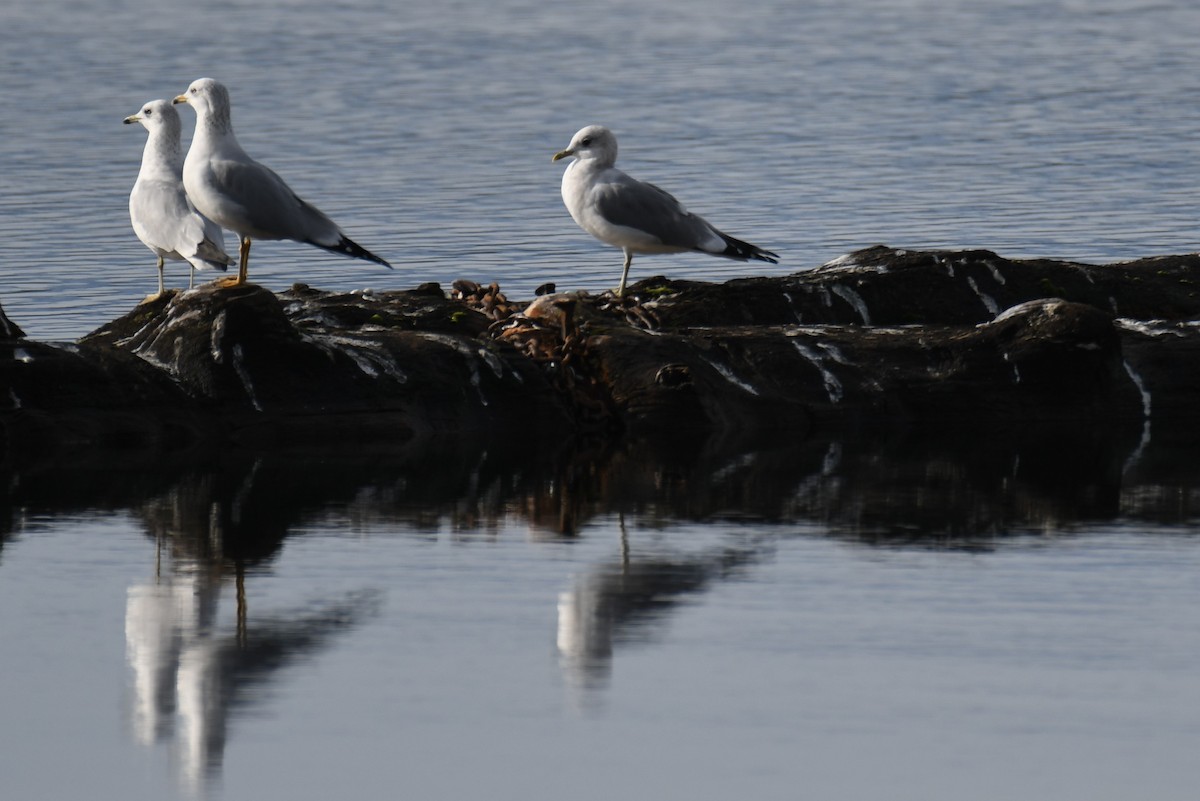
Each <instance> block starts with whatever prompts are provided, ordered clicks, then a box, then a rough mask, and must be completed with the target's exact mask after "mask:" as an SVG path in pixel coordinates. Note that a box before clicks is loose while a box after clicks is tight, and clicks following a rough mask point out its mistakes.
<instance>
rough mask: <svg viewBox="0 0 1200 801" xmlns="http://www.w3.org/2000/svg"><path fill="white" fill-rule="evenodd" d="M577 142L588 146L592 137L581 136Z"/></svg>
mask: <svg viewBox="0 0 1200 801" xmlns="http://www.w3.org/2000/svg"><path fill="white" fill-rule="evenodd" d="M579 144H581V145H583V146H584V147H590V146H591V144H592V137H590V136H585V137H583V141H582V142H580V143H579Z"/></svg>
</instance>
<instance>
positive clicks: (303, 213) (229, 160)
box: [174, 78, 392, 286]
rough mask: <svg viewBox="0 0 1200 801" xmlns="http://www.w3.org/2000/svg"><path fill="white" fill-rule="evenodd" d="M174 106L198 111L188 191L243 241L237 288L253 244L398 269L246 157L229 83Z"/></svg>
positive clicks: (198, 85)
mask: <svg viewBox="0 0 1200 801" xmlns="http://www.w3.org/2000/svg"><path fill="white" fill-rule="evenodd" d="M174 102H176V103H187V104H188V105H190V106H191V107H192V108H193V109H195V110H196V133H195V136H193V137H192V146H191V147H190V148H189V149H188V153H187V159H185V160H184V162H183V185H184V188H186V189H187V192H188V196H189V197H190V198H191V199H192V202H193V203H194V204H195V205H196V208H197V209H199V210H200V212H201V213H202V214H204V215H205V216H207V217H209V218H211V219H212V220H214V221H215V222H217V223H218V224H220V225H221V226H223V227H225V228H228V229H229V230H230V231H233V232H234V233H236V234H237V235H238V236H239V237H241V248H240V256H241V259H240V263H239V266H238V275H237V278H236V279H235V280H233V281H231V282H230V283H231V284H232V285H234V286H237V285H238V284H244V283H246V272H247V265H248V263H249V260H250V241H251V240H252V239H292V240H295V241H297V242H306V243H307V244H310V245H315V246H316V247H319V248H324V249H325V250H329V251H332V252H334V253H340V254H342V255H343V256H353V257H354V258H358V259H365V260H367V261H373V262H375V263H376V264H382V265H383V266H384V267H387V268H388V269H389V270H390V269H392V265H390V264H388V263H387V262H386V261H384V260H383V259H381V258H379V257H378V256H376V255H375V254H374V253H372V252H371V251H369V250H367V249H366V248H364V247H362V246H361V245H359V244H357V243H356V242H354V241H353V240H351V239H350V238H349V237H348V236H346V235H345V234H344V233H342V230H341V229H340V228H338V226H337V224H336V223H334V221H333V220H331V219H329V218H328V217H326V216H325V215H324V214H323V213H322V212H321V211H320V210H319V209H317V208H316V207H315V206H312V205H310V204H309V203H307V202H305V201H304V200H303V199H301V198H300V197H298V196H297V195H296V193H295V192H293V191H292V190H291V189H290V188H289V187H288V185H287V184H286V183H284V181H283V179H282V178H280V177H279V176H278V175H276V174H275V173H274V172H273V171H272V170H270V169H269V168H267V167H265V166H263V165H262V164H259V163H258V162H257V161H255V160H254V159H252V158H250V157H249V156H248V155H246V151H245V150H242V146H241V145H239V144H238V141H237V137H236V136H234V135H233V124H232V123H231V122H230V117H229V90H228V89H226V88H225V86H224V85H223V84H220V83H218V82H217V81H214V80H213V79H212V78H199V79H197V80H195V81H192V83H191V85H190V86H189V87H188V89H187V91H186V92H185V93H183V94H181V95H179V96H178V97H176V98H175V101H174Z"/></svg>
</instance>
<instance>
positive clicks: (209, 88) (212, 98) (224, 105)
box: [174, 78, 229, 120]
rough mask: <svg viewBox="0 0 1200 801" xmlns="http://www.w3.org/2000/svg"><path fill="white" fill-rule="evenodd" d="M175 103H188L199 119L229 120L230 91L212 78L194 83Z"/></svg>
mask: <svg viewBox="0 0 1200 801" xmlns="http://www.w3.org/2000/svg"><path fill="white" fill-rule="evenodd" d="M174 102H175V103H187V104H188V105H189V106H191V107H192V108H194V109H195V110H196V116H198V117H205V116H208V117H213V118H216V119H225V120H228V119H229V90H228V89H226V88H225V85H224V84H222V83H219V82H217V81H214V80H213V79H212V78H197V79H196V80H194V81H192V84H191V86H189V87H188V88H187V91H186V92H184V93H183V94H181V95H179V96H178V97H176V98H175V100H174Z"/></svg>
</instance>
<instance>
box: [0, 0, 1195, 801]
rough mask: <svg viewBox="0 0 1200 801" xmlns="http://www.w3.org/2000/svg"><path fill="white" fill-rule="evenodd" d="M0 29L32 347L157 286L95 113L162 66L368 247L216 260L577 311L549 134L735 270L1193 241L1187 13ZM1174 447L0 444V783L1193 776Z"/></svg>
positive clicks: (845, 787)
mask: <svg viewBox="0 0 1200 801" xmlns="http://www.w3.org/2000/svg"><path fill="white" fill-rule="evenodd" d="M0 20H2V22H3V24H0V70H3V73H4V75H3V80H0V104H2V105H3V107H4V108H5V109H6V114H5V115H4V117H3V119H2V120H0V238H2V241H3V242H4V247H3V250H2V255H0V278H3V281H2V282H0V303H3V306H4V308H5V310H6V311H7V312H8V313H9V314H10V315H11V316H12V317H13V318H14V319H15V320H16V321H17V322H18V323H19V324H20V325H22V326H23V327H24V328H25V329H26V330H27V332H28V333H29V334H30V335H31V336H34V337H36V338H41V339H73V338H76V337H79V336H81V335H83V334H84V333H86V332H88V331H89V330H91V329H93V328H95V327H96V326H98V325H100V324H101V323H103V322H105V321H107V320H109V319H111V318H113V317H115V316H116V315H117V314H120V313H123V312H124V311H126V310H128V309H129V308H130V307H131V306H132V305H133V304H134V303H136V302H137V300H139V299H140V298H141V297H142V296H143V295H145V294H146V293H147V292H149V291H151V290H152V288H153V286H154V281H155V278H154V265H153V258H152V257H151V255H150V253H149V251H147V250H146V249H145V248H144V247H143V246H142V245H141V243H140V242H138V241H137V239H136V238H135V237H134V235H133V233H132V231H131V229H130V227H129V223H128V218H127V209H126V200H127V196H128V191H129V188H130V187H131V186H132V183H133V180H134V178H135V176H136V173H137V166H138V162H139V159H140V153H141V148H142V144H143V142H144V134H143V133H142V132H141V130H140V129H137V128H135V127H133V126H123V125H121V120H122V119H123V118H124V117H125V116H126V115H128V114H130V113H132V112H133V111H135V110H136V109H137V108H138V107H139V106H140V105H141V104H142V103H143V102H144V101H145V100H148V99H151V98H156V97H170V96H173V95H175V94H177V93H179V92H181V91H182V90H183V89H184V88H185V87H186V86H187V84H188V83H189V82H190V81H191V80H192V79H194V78H196V77H199V76H201V75H211V76H213V77H216V78H219V79H220V80H222V81H224V82H225V83H227V84H228V85H229V86H230V88H231V91H232V93H233V102H234V120H235V125H236V127H237V130H238V133H239V137H240V139H241V141H242V143H243V145H244V146H245V147H246V148H247V149H248V150H249V151H250V152H251V154H253V155H255V156H256V157H258V158H260V159H262V160H263V161H265V162H267V163H269V164H270V165H271V166H272V167H274V168H275V169H276V170H277V171H278V172H280V173H281V174H282V175H283V176H284V177H285V178H287V179H288V181H289V182H290V183H291V184H292V185H293V187H294V188H295V189H297V190H298V191H299V192H300V193H301V194H302V195H304V196H305V197H307V198H309V199H310V200H312V201H314V202H315V203H316V204H317V205H319V206H321V207H322V208H323V209H324V210H325V211H327V212H328V213H330V215H331V216H333V217H334V218H335V219H336V220H338V221H339V222H340V223H341V224H342V225H343V227H344V228H345V229H346V230H347V232H348V233H349V234H350V235H351V236H352V237H354V238H355V239H356V240H358V241H360V242H361V243H362V244H364V245H366V246H367V247H369V248H371V249H372V250H373V251H375V252H377V253H379V254H380V255H381V256H383V257H385V258H387V259H389V260H390V261H391V262H392V263H393V264H395V265H396V266H397V270H396V271H395V272H387V271H384V270H382V269H380V268H378V267H376V266H374V265H369V264H366V263H361V262H355V261H350V260H346V259H341V258H339V257H336V256H331V255H326V254H323V253H322V252H320V251H317V250H315V249H313V248H308V247H305V246H302V245H298V244H294V243H269V242H264V243H258V244H256V245H255V257H254V263H253V264H252V269H253V273H252V276H253V279H254V280H255V281H258V282H260V283H263V284H265V285H267V286H270V287H272V288H275V289H283V288H286V287H288V286H290V285H291V284H292V283H293V282H295V281H304V282H307V283H310V284H312V285H314V286H318V287H321V288H324V289H331V290H334V289H353V288H358V287H363V286H374V287H377V288H381V289H390V288H405V287H411V286H414V285H416V284H418V283H420V282H423V281H431V280H433V281H440V282H442V283H443V284H448V283H449V282H450V281H452V280H453V279H454V278H457V277H460V276H465V277H470V278H473V279H476V280H483V281H490V280H496V281H499V282H500V283H501V284H502V285H503V286H504V287H506V288H507V289H508V290H509V292H510V294H513V295H515V296H518V297H528V296H529V295H531V294H532V290H533V288H534V287H535V286H537V285H538V284H541V283H542V282H544V281H547V280H554V281H557V282H558V284H559V286H560V288H562V289H576V288H583V289H589V290H593V291H597V290H601V289H604V288H607V287H610V286H612V285H613V284H614V283H615V282H616V279H617V275H618V269H619V265H620V259H619V254H617V253H616V252H615V251H612V250H610V249H606V248H604V247H603V246H601V245H600V244H599V243H596V242H594V241H592V240H591V239H590V238H589V237H587V236H586V235H585V234H583V233H582V232H581V231H579V230H578V229H577V228H576V227H575V225H574V224H573V223H572V222H571V220H570V219H569V217H568V216H567V214H566V212H565V210H564V209H563V208H562V205H561V201H560V199H559V196H558V184H559V179H560V175H561V170H562V165H561V164H560V165H553V164H551V163H550V160H549V159H550V155H551V154H552V153H553V152H555V151H556V150H558V149H560V148H561V147H563V146H564V145H565V144H566V142H567V141H568V139H569V138H570V136H571V134H572V133H573V132H574V131H575V130H577V129H578V128H580V127H582V126H583V125H584V124H587V123H592V122H602V123H605V124H607V125H609V126H610V127H612V128H613V129H614V130H616V131H617V133H618V135H619V136H620V138H621V144H622V164H623V165H624V166H625V167H627V168H628V169H629V170H630V171H631V172H634V173H635V174H637V175H639V176H641V177H644V178H647V179H650V180H653V181H655V182H656V183H659V184H660V185H662V186H664V187H665V188H667V189H669V190H671V191H673V192H675V193H676V194H677V195H679V196H680V198H681V199H682V200H683V201H684V202H685V203H687V204H688V206H689V207H690V208H692V209H694V210H696V211H699V212H700V213H702V214H705V215H707V216H708V217H710V218H711V219H712V220H713V221H715V222H716V223H717V224H719V225H720V226H722V227H723V228H725V229H726V230H728V231H729V232H730V233H733V234H736V235H739V236H743V237H744V238H747V239H749V240H751V241H753V242H755V243H757V244H760V245H762V246H764V247H768V248H770V249H772V250H774V251H777V252H779V253H780V254H781V255H782V256H783V259H784V260H783V263H782V264H780V265H779V266H778V268H777V270H778V271H780V272H790V271H794V270H802V269H807V268H810V267H812V266H815V265H817V264H820V263H822V262H824V261H826V260H828V259H831V258H834V257H836V256H838V255H840V254H841V253H844V252H846V251H847V250H850V249H853V248H857V247H861V246H866V245H870V244H874V243H876V242H887V243H889V244H892V245H896V246H906V247H987V248H991V249H994V250H997V251H999V252H1001V253H1002V254H1004V255H1006V256H1051V257H1062V258H1071V259H1079V260H1089V261H1097V262H1103V261H1114V260H1119V259H1125V258H1134V257H1139V256H1144V255H1151V254H1158V253H1178V252H1190V251H1194V250H1196V248H1197V244H1196V242H1197V239H1196V226H1195V219H1196V214H1195V202H1194V198H1195V196H1196V189H1197V179H1196V173H1195V170H1194V165H1195V164H1196V163H1198V162H1200V138H1198V137H1197V136H1196V135H1195V132H1196V131H1197V129H1198V128H1200V104H1197V103H1196V102H1195V99H1196V97H1197V96H1198V93H1197V89H1200V69H1198V66H1200V50H1197V48H1196V46H1195V43H1196V41H1197V35H1198V34H1200V7H1196V6H1192V5H1189V4H1169V3H1157V2H1119V1H1118V0H1097V1H1096V2H1082V1H1068V0H1063V1H1061V2H1036V3H1035V2H1022V0H994V1H990V2H989V1H987V0H978V1H977V2H971V1H970V0H960V1H959V2H922V0H836V1H835V0H814V1H813V2H770V1H769V0H768V1H765V2H756V1H755V0H751V1H750V2H729V1H728V0H689V1H688V2H682V0H679V1H678V2H674V1H668V0H650V2H646V0H637V1H636V2H634V0H629V2H624V1H623V0H617V1H616V2H606V3H593V4H583V5H567V4H546V3H534V2H524V1H523V0H498V1H496V2H487V3H484V2H468V1H467V0H462V1H461V2H442V3H429V4H407V5H399V6H397V5H395V4H392V3H384V2H367V1H366V0H343V1H342V2H337V3H328V2H307V1H306V0H294V1H293V2H288V3H284V4H271V5H264V4H260V3H249V2H240V1H236V0H230V1H228V2H223V3H210V4H190V3H188V4H185V3H178V2H154V3H151V2H146V1H145V0H126V1H125V2H107V3H92V4H80V3H74V2H64V1H63V0H44V2H39V3H28V4H9V5H8V6H6V7H5V8H4V9H3V10H2V11H0ZM183 114H184V118H185V129H187V130H190V126H191V112H190V111H188V110H186V109H185V110H184V111H183ZM765 267H768V266H767V265H755V266H754V268H753V269H754V271H755V272H758V273H761V272H763V270H764V268H765ZM745 269H746V268H745V266H744V265H739V264H737V263H734V262H725V261H722V260H716V259H710V258H705V257H700V256H695V257H692V256H677V257H662V258H657V259H649V258H643V259H639V260H638V261H637V262H635V264H634V277H635V278H637V277H645V276H648V275H651V274H654V273H669V274H671V275H673V276H680V277H683V276H686V277H695V278H706V279H725V278H729V277H732V276H735V275H739V274H743V272H744V271H745ZM168 272H169V277H170V280H171V281H172V282H173V283H174V284H175V285H181V284H182V282H183V281H184V280H186V278H185V276H184V272H183V270H181V269H180V268H179V267H175V268H174V269H173V270H169V271H168ZM1186 439H1187V442H1184V441H1181V439H1180V437H1179V436H1178V432H1176V434H1175V435H1172V434H1171V432H1162V431H1159V430H1157V429H1156V430H1155V432H1154V436H1153V437H1151V438H1150V439H1149V440H1148V441H1147V440H1146V439H1145V438H1142V439H1141V440H1139V437H1138V435H1137V432H1135V434H1134V435H1133V436H1132V438H1125V437H1118V436H1113V437H1111V438H1110V439H1108V440H1105V441H1104V442H1103V443H1101V444H1100V445H1097V443H1096V442H1095V441H1093V438H1089V437H1088V436H1081V437H1077V438H1071V437H1064V436H1063V434H1062V432H1042V434H1036V433H1033V434H1031V435H1030V436H1028V437H1025V438H1017V439H1015V440H1014V438H1013V437H1011V436H1008V437H999V438H982V437H980V438H971V437H963V438H958V439H953V438H952V439H951V441H950V442H948V443H947V442H940V443H939V442H937V441H931V440H930V439H929V438H927V437H924V436H898V437H891V436H889V437H884V438H872V439H868V440H864V441H856V440H851V439H847V440H829V441H823V442H810V443H792V444H788V443H774V444H773V447H772V448H770V449H767V450H761V449H753V448H748V447H738V448H732V447H729V446H719V445H704V444H700V443H693V444H692V445H693V446H694V447H692V448H690V449H689V448H687V447H685V448H683V449H682V450H680V448H678V447H676V448H674V449H671V450H669V451H666V452H663V451H661V450H658V449H652V448H647V449H641V448H640V447H639V446H636V445H626V446H622V447H621V448H619V449H617V450H616V451H615V452H612V453H607V452H605V453H576V452H564V453H552V454H550V455H548V456H541V455H538V456H536V457H535V456H530V457H529V458H523V459H521V460H519V461H518V460H516V458H515V454H517V453H521V452H522V451H521V450H519V449H514V448H511V447H510V448H493V449H489V450H487V451H480V452H471V453H456V452H455V453H450V452H437V453H432V454H429V453H379V454H355V455H346V454H299V455H297V454H289V455H278V454H254V453H248V454H219V455H212V454H203V455H195V454H183V455H180V454H175V455H170V456H162V457H155V458H153V459H152V458H149V457H146V456H139V455H129V454H125V455H121V456H114V455H112V454H101V455H92V454H84V455H80V456H79V457H78V458H76V459H73V460H72V459H67V460H63V459H61V458H58V459H49V458H46V457H42V458H39V457H38V456H37V455H33V456H31V457H30V459H31V460H30V461H28V462H20V461H19V462H14V463H12V464H7V465H5V466H4V476H3V478H4V481H3V482H2V485H3V486H4V487H5V490H4V494H3V496H2V497H3V498H4V503H5V514H4V516H3V518H2V519H0V610H3V611H0V642H3V643H4V647H3V648H0V675H2V676H4V685H3V690H0V775H3V776H4V787H5V789H4V797H5V798H10V797H11V798H14V799H63V798H81V797H86V798H90V799H97V801H101V800H102V799H121V801H133V800H134V799H163V798H174V797H181V798H198V797H208V798H219V799H231V800H232V799H241V798H288V799H329V798H363V799H373V798H395V797H407V798H431V799H434V798H437V799H440V798H447V799H461V798H483V797H486V798H495V799H539V798H572V799H610V798H612V797H614V796H616V797H626V798H649V797H658V798H694V799H729V798H754V799H776V798H778V799H784V798H787V799H794V798H820V799H833V798H846V799H862V798H869V797H881V798H889V799H923V800H925V799H962V798H971V799H1011V798H1031V799H1064V800H1066V799H1081V798H1087V799H1092V800H1093V801H1094V800H1096V799H1128V798H1155V799H1191V798H1194V797H1195V788H1196V786H1197V779H1198V778H1200V774H1198V771H1197V770H1196V768H1195V764H1194V763H1195V753H1196V751H1197V747H1198V746H1200V715H1198V714H1197V712H1196V710H1197V709H1200V679H1198V678H1197V675H1196V671H1195V665H1196V664H1197V662H1198V661H1200V628H1198V627H1197V619H1198V618H1197V607H1198V605H1200V579H1197V576H1198V575H1200V571H1198V568H1200V564H1198V563H1200V548H1198V543H1197V534H1198V533H1200V513H1198V512H1197V504H1198V500H1200V476H1198V475H1197V474H1196V472H1195V468H1194V465H1195V464H1196V463H1197V461H1196V459H1195V453H1196V448H1195V447H1194V445H1191V444H1188V443H1189V442H1190V437H1188V438H1186ZM1126 440H1128V441H1126Z"/></svg>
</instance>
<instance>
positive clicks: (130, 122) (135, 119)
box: [122, 114, 142, 125]
mask: <svg viewBox="0 0 1200 801" xmlns="http://www.w3.org/2000/svg"><path fill="white" fill-rule="evenodd" d="M141 121H142V117H141V115H140V114H130V115H129V116H128V117H126V118H125V119H124V120H122V122H124V123H125V124H126V125H133V124H134V123H135V122H141Z"/></svg>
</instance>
